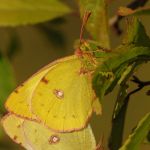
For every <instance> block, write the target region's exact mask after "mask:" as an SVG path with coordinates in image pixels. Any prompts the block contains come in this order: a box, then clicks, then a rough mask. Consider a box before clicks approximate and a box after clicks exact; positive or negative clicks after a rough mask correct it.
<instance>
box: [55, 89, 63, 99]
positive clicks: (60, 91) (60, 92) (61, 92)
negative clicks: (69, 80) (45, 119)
mask: <svg viewBox="0 0 150 150" xmlns="http://www.w3.org/2000/svg"><path fill="white" fill-rule="evenodd" d="M54 94H55V95H56V97H57V98H59V99H61V98H64V92H63V91H62V90H56V89H55V90H54Z"/></svg>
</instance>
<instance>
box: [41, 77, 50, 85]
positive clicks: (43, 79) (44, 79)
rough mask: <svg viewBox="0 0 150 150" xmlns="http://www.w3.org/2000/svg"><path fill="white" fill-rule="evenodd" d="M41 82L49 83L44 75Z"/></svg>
mask: <svg viewBox="0 0 150 150" xmlns="http://www.w3.org/2000/svg"><path fill="white" fill-rule="evenodd" d="M41 82H43V83H45V84H48V82H49V81H48V80H47V79H46V78H45V77H43V78H42V79H41Z"/></svg>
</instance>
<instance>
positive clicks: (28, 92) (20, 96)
mask: <svg viewBox="0 0 150 150" xmlns="http://www.w3.org/2000/svg"><path fill="white" fill-rule="evenodd" d="M48 70H49V68H47V69H44V70H43V71H41V72H39V73H38V74H36V75H35V76H33V77H32V78H30V79H29V80H27V81H26V82H25V83H24V84H22V85H20V86H19V87H18V88H17V89H16V90H14V92H12V93H11V95H10V96H9V97H8V99H7V101H6V103H5V107H6V109H7V110H8V111H9V112H11V113H14V114H17V115H18V116H21V117H24V118H29V119H35V117H34V116H33V114H32V113H31V109H30V106H31V105H30V101H31V97H32V93H33V91H34V89H35V87H36V85H37V83H38V82H39V81H40V79H41V78H42V77H43V75H44V74H45V73H47V71H48Z"/></svg>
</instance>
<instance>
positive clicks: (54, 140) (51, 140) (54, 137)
mask: <svg viewBox="0 0 150 150" xmlns="http://www.w3.org/2000/svg"><path fill="white" fill-rule="evenodd" d="M59 141H60V138H59V137H58V136H57V135H52V136H51V137H50V138H49V144H56V143H58V142H59Z"/></svg>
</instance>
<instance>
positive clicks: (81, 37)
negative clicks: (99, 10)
mask: <svg viewBox="0 0 150 150" xmlns="http://www.w3.org/2000/svg"><path fill="white" fill-rule="evenodd" d="M90 15H91V12H89V11H85V13H84V15H83V20H82V26H81V30H80V44H81V43H82V40H83V33H84V29H85V25H86V24H87V21H88V19H89V17H90Z"/></svg>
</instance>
